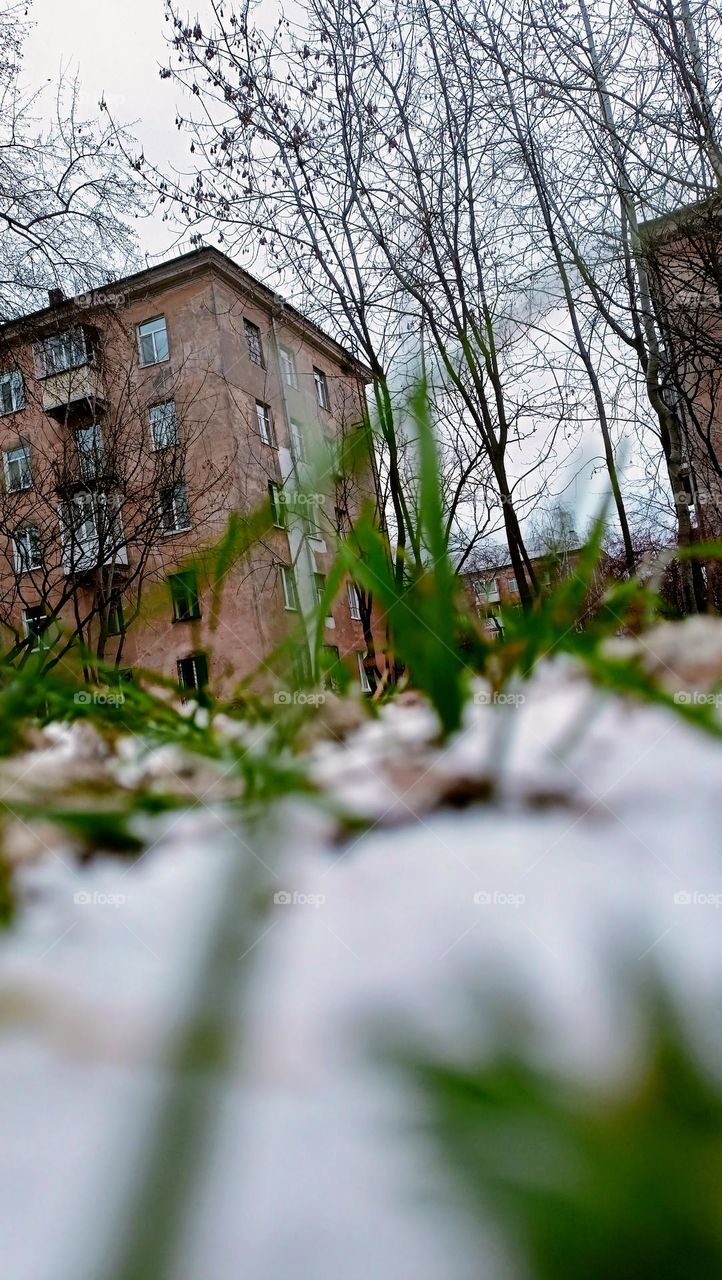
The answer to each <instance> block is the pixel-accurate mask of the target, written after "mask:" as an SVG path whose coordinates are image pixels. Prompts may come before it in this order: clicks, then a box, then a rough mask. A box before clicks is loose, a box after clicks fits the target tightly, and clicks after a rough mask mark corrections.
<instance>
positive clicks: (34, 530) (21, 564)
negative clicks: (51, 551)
mask: <svg viewBox="0 0 722 1280" xmlns="http://www.w3.org/2000/svg"><path fill="white" fill-rule="evenodd" d="M33 535H34V536H33ZM33 542H34V543H35V547H34V555H33V547H32V545H31V544H32V543H33ZM23 544H24V545H23ZM28 551H29V554H28ZM13 553H14V560H15V572H16V573H32V572H33V570H34V569H42V567H43V551H42V547H41V545H40V531H39V529H38V526H37V525H36V524H25V525H23V526H22V527H21V528H20V529H16V530H15V533H14V534H13Z"/></svg>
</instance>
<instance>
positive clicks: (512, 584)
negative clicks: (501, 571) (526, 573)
mask: <svg viewBox="0 0 722 1280" xmlns="http://www.w3.org/2000/svg"><path fill="white" fill-rule="evenodd" d="M506 589H507V591H512V592H518V590H519V588H518V586H517V585H516V578H507V580H506Z"/></svg>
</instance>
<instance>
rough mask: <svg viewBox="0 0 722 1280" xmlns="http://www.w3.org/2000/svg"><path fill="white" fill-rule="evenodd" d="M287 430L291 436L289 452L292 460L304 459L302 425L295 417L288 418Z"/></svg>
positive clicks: (302, 460)
mask: <svg viewBox="0 0 722 1280" xmlns="http://www.w3.org/2000/svg"><path fill="white" fill-rule="evenodd" d="M288 424H289V432H290V436H291V454H292V456H293V460H294V462H305V461H306V449H305V447H304V443H305V442H304V439H303V427H302V426H301V423H300V422H298V421H297V419H296V418H289V420H288Z"/></svg>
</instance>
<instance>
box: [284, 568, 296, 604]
mask: <svg viewBox="0 0 722 1280" xmlns="http://www.w3.org/2000/svg"><path fill="white" fill-rule="evenodd" d="M281 583H282V584H283V603H284V605H285V607H286V608H287V609H298V591H297V590H296V579H295V576H294V573H293V569H292V568H291V566H290V565H287V564H282V565H281Z"/></svg>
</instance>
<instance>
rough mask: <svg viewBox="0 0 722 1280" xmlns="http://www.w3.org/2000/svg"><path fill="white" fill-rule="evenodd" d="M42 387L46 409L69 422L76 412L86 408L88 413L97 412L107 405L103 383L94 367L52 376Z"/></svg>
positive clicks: (83, 366)
mask: <svg viewBox="0 0 722 1280" xmlns="http://www.w3.org/2000/svg"><path fill="white" fill-rule="evenodd" d="M42 387H43V409H44V410H45V412H46V413H49V414H51V415H52V416H53V417H56V418H65V417H66V416H68V411H70V412H71V413H72V411H73V409H77V408H81V407H82V409H83V410H84V411H85V410H86V409H87V408H90V409H91V410H93V411H94V410H96V409H98V408H102V407H103V405H104V404H105V393H104V388H103V380H102V377H101V375H100V371H99V370H98V369H97V368H96V367H95V366H94V365H92V364H83V365H78V366H77V367H76V368H75V369H62V370H61V371H60V372H59V373H50V374H48V375H47V377H46V378H45V379H44V380H43V384H42Z"/></svg>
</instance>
